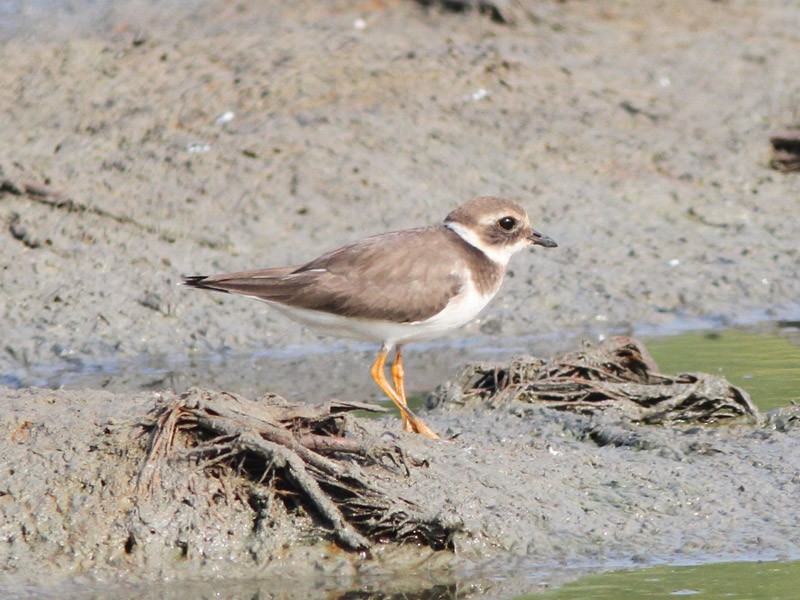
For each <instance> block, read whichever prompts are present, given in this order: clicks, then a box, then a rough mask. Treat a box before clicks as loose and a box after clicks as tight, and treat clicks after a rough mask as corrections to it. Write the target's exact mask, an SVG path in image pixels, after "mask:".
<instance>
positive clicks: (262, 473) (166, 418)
mask: <svg viewBox="0 0 800 600" xmlns="http://www.w3.org/2000/svg"><path fill="white" fill-rule="evenodd" d="M355 410H371V411H383V410H384V409H381V408H376V407H375V406H372V405H365V404H361V403H357V402H340V401H330V402H328V403H326V404H323V405H309V404H301V403H290V402H288V401H286V400H283V399H282V398H279V397H277V396H268V397H265V398H262V399H260V400H259V401H258V402H255V401H252V400H248V399H246V398H243V397H240V396H236V395H233V394H228V393H220V392H211V391H207V390H200V389H192V390H190V391H188V392H187V393H185V394H184V395H182V396H181V397H180V398H179V399H178V400H177V401H175V402H172V403H169V404H165V405H162V406H160V407H159V408H157V410H156V412H155V414H154V416H153V419H152V422H151V423H150V425H149V428H150V430H151V433H150V443H149V448H148V454H147V458H146V460H145V462H144V464H143V466H142V469H141V471H140V474H139V481H138V490H139V498H140V501H146V499H147V498H148V496H149V495H150V494H151V492H152V491H154V490H155V488H156V487H157V486H158V485H159V483H160V475H159V474H160V473H161V472H162V469H164V468H168V465H169V464H170V463H171V462H173V461H180V460H183V461H185V460H190V461H195V462H196V463H197V464H198V465H199V466H200V467H201V468H202V469H203V471H204V472H205V473H207V474H208V476H209V477H212V476H213V477H217V478H224V477H226V476H227V477H229V478H232V479H233V478H235V479H236V480H237V481H240V482H241V481H244V482H245V485H247V486H250V488H251V489H250V490H249V493H250V494H251V495H254V496H257V497H263V496H264V495H269V494H274V493H278V494H283V495H292V496H293V497H295V498H296V499H299V502H300V503H301V504H302V505H303V506H305V507H306V508H307V509H308V510H307V512H308V513H310V514H312V515H316V517H317V520H318V521H319V523H320V525H321V526H322V527H323V528H325V529H326V530H327V531H329V532H330V533H331V535H332V537H333V538H334V540H335V541H336V542H337V543H338V544H339V545H340V546H342V547H344V548H346V549H350V550H367V549H369V548H370V546H371V545H372V544H373V543H374V542H375V541H396V542H406V541H413V542H417V543H422V544H425V545H428V546H430V547H432V548H434V549H444V548H451V547H452V542H451V539H452V535H453V533H454V532H455V526H454V525H453V524H447V523H444V522H442V521H440V520H438V519H437V518H432V517H423V516H421V511H420V510H419V508H418V507H417V506H416V505H414V504H413V503H411V502H409V501H407V500H405V499H403V498H400V497H392V496H391V495H389V494H387V493H385V492H384V491H382V490H381V489H380V488H379V486H378V485H377V484H376V480H377V477H376V476H375V472H376V471H380V472H382V474H383V475H384V476H385V475H386V474H387V473H391V474H393V476H397V477H405V476H407V474H408V469H409V468H410V467H414V466H417V465H416V464H414V462H413V461H412V460H411V459H410V458H409V457H408V456H407V455H406V453H405V452H404V450H403V449H402V447H400V446H399V445H398V444H396V443H394V442H391V443H387V442H383V441H377V440H375V439H360V438H358V437H351V436H347V435H346V432H345V429H346V423H345V420H346V419H345V417H346V415H347V413H349V412H352V411H355ZM362 437H363V438H367V437H368V436H362Z"/></svg>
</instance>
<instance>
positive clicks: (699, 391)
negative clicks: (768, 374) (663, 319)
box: [429, 337, 758, 424]
mask: <svg viewBox="0 0 800 600" xmlns="http://www.w3.org/2000/svg"><path fill="white" fill-rule="evenodd" d="M456 381H457V383H456V384H455V385H454V384H448V385H446V386H444V387H442V388H440V389H439V390H437V393H436V394H434V395H433V397H432V398H431V400H430V402H429V404H430V405H432V406H437V405H440V404H443V403H466V402H470V401H472V400H482V401H485V402H487V403H489V404H493V405H499V404H501V403H504V402H508V401H510V400H518V401H522V402H536V403H540V404H542V405H544V406H548V407H550V408H554V409H557V410H565V411H574V412H581V413H586V414H589V413H593V412H596V411H598V410H601V409H603V408H606V407H609V406H612V405H613V406H615V407H616V408H617V409H619V410H621V411H623V412H624V413H626V414H628V415H630V416H631V417H632V418H633V420H634V421H637V422H641V423H646V424H657V423H674V424H689V423H694V424H711V423H715V422H721V421H727V420H730V419H735V418H749V419H752V420H753V421H755V420H756V418H757V416H758V410H757V409H756V407H755V405H754V404H753V402H752V400H751V399H750V396H749V395H748V394H747V392H745V391H744V390H743V389H741V388H739V387H736V386H734V385H731V384H730V383H729V382H728V381H726V380H725V379H723V378H721V377H715V376H713V375H708V374H706V373H681V374H679V375H675V376H670V375H664V374H661V373H659V372H658V366H657V365H656V363H655V361H654V360H653V359H652V357H651V356H650V355H649V353H648V352H647V349H646V348H645V347H644V345H643V344H642V343H641V342H639V341H638V340H635V339H633V338H628V337H615V338H611V339H610V340H608V341H606V342H604V343H602V344H600V345H598V346H587V347H586V348H583V349H581V350H577V351H575V352H570V353H568V354H564V355H562V356H557V357H555V358H552V359H541V358H535V357H518V358H516V359H514V360H513V361H512V362H511V364H510V365H509V366H508V367H498V366H493V365H480V364H476V365H468V366H466V367H465V368H464V369H463V370H462V372H461V374H460V375H459V377H458V378H457V380H456Z"/></svg>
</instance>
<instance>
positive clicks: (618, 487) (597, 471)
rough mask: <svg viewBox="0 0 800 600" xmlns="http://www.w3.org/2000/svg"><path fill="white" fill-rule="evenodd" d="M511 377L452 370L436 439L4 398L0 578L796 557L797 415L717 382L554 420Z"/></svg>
mask: <svg viewBox="0 0 800 600" xmlns="http://www.w3.org/2000/svg"><path fill="white" fill-rule="evenodd" d="M567 358H568V360H567V361H566V362H565V363H564V364H569V365H574V364H576V363H578V362H580V361H581V357H580V356H579V355H577V354H575V355H570V356H569V357H567ZM522 364H523V363H522V362H520V361H517V362H515V363H513V364H512V365H510V366H505V367H502V368H501V369H499V370H498V369H496V370H495V371H494V373H496V374H497V373H501V374H502V377H500V378H499V379H498V378H496V379H495V380H493V381H495V383H497V382H500V381H501V380H502V381H506V383H504V384H502V385H500V387H498V388H497V389H495V390H494V391H492V392H490V391H489V389H490V388H489V387H487V384H486V377H485V375H480V373H484V372H485V373H488V372H489V371H480V370H478V371H474V370H473V371H471V373H472V375H474V374H475V373H478V374H479V376H478V377H477V378H476V377H473V376H470V377H467V378H466V379H464V380H463V381H462V382H461V383H460V384H458V385H455V384H451V385H449V386H446V387H443V388H441V389H440V390H439V391H438V392H437V394H436V395H435V396H433V397H432V400H431V403H432V404H434V405H436V408H435V409H433V410H432V411H431V412H429V413H428V414H426V420H427V421H428V422H429V424H430V425H432V426H433V427H434V428H435V429H437V430H438V431H439V432H440V433H443V434H446V435H447V436H449V437H451V438H453V442H452V443H444V442H441V441H431V440H427V439H425V438H423V437H422V436H418V435H411V434H404V433H402V432H401V431H400V427H399V421H398V419H396V418H391V419H380V420H375V419H365V418H363V417H356V416H353V415H350V414H348V413H349V412H350V411H351V410H352V409H353V408H359V406H358V405H356V406H349V405H348V404H347V403H342V402H334V403H332V404H325V405H322V406H316V407H314V406H309V405H305V404H296V403H288V402H286V401H284V400H281V399H279V398H277V397H268V396H267V397H263V398H261V399H259V400H258V401H257V402H253V401H251V400H248V399H246V398H243V397H239V396H236V395H233V394H230V393H226V392H214V391H209V390H199V389H196V390H191V391H189V392H188V393H186V394H184V395H183V396H180V397H179V396H177V395H176V394H173V393H169V392H165V393H161V394H146V395H145V394H141V395H115V394H111V393H107V392H94V391H80V392H70V391H47V390H35V389H28V390H19V391H13V390H8V389H6V390H4V391H3V398H2V401H3V405H4V407H6V410H4V412H3V414H2V417H0V428H1V429H2V431H0V443H2V448H0V449H1V450H2V453H3V456H4V457H7V460H6V461H5V463H4V468H5V469H6V470H7V476H6V477H5V479H4V483H3V486H2V489H0V511H2V519H1V520H0V533H2V536H0V537H1V538H2V539H3V540H4V542H3V544H2V546H0V564H1V565H2V572H3V575H2V579H0V586H3V587H5V588H6V590H8V591H9V593H12V592H13V593H19V592H20V591H21V590H23V589H24V586H25V585H33V584H35V585H36V586H38V587H37V588H36V589H38V590H40V591H41V590H44V589H48V588H49V587H51V586H55V587H59V586H61V585H63V583H64V582H65V581H66V582H72V583H70V585H73V584H75V582H76V581H78V582H80V585H86V586H90V585H91V586H96V585H98V582H103V583H104V584H108V585H122V586H126V585H127V586H129V585H134V584H137V583H143V582H147V581H152V580H153V579H168V580H174V581H191V580H197V579H220V580H228V582H230V581H231V580H235V579H258V578H264V577H268V578H270V581H271V582H272V583H271V584H270V585H271V586H272V587H271V588H270V589H269V590H268V591H270V593H276V585H277V584H275V581H283V582H285V583H283V584H281V585H279V586H277V587H279V588H280V590H281V591H280V593H281V594H282V595H281V597H298V598H300V597H308V595H309V594H310V593H311V592H312V591H313V590H315V589H317V591H318V590H319V589H325V590H328V591H340V592H341V591H346V590H348V589H359V588H361V589H364V586H366V587H367V588H369V586H375V587H377V588H379V589H380V590H381V592H382V593H394V592H397V593H399V592H401V591H416V592H420V593H422V591H424V590H428V591H430V590H431V589H434V588H436V586H437V585H438V586H443V589H444V590H445V591H446V590H448V589H450V587H452V589H453V590H456V589H458V590H460V591H459V593H460V594H462V595H464V596H465V597H467V596H469V597H481V596H484V595H485V596H486V597H497V594H498V593H499V590H500V589H501V588H502V590H503V594H504V595H510V594H513V593H522V592H525V591H529V590H531V589H532V588H535V587H536V586H535V585H534V584H532V583H531V581H530V579H526V577H529V576H530V574H531V573H536V572H537V571H539V572H547V573H548V574H549V576H552V574H553V573H558V572H559V571H560V570H563V569H565V568H566V567H569V569H571V570H572V571H573V573H578V572H582V571H585V570H589V569H592V568H598V567H603V566H606V567H609V566H625V565H627V566H633V565H642V564H653V563H658V562H671V563H689V562H704V561H707V560H711V559H713V560H717V561H719V560H743V559H747V560H762V559H763V560H766V559H776V558H780V559H796V558H797V557H798V555H799V554H798V552H799V551H798V549H800V524H799V523H798V521H797V519H796V518H795V512H796V511H795V507H794V499H795V498H796V497H797V494H798V493H800V479H798V476H797V474H798V472H800V458H798V456H797V453H796V452H795V449H796V446H797V443H798V436H800V412H798V409H797V407H795V406H792V407H789V408H785V409H781V410H780V411H777V412H772V413H769V414H766V415H758V414H757V413H756V411H755V409H754V408H753V407H752V405H750V404H749V403H748V402H749V401H748V400H747V398H746V397H743V396H741V394H740V393H739V392H737V391H736V389H735V388H730V390H728V391H723V393H722V394H721V395H719V394H717V390H719V389H723V388H724V385H723V384H720V385H716V384H715V385H703V386H694V387H692V386H689V387H686V386H685V385H684V384H683V383H680V381H678V382H676V383H675V384H674V385H675V386H677V387H676V388H675V389H677V390H678V391H679V393H677V394H676V395H675V397H674V399H673V400H670V401H664V398H663V396H665V393H664V391H663V385H664V384H665V382H664V381H662V380H661V379H659V378H656V379H652V378H649V377H648V378H647V380H648V381H650V382H651V383H653V382H655V383H657V384H658V385H656V388H657V389H658V390H659V394H660V395H661V396H662V399H661V400H659V402H662V401H663V402H664V405H665V406H666V405H668V407H669V409H670V411H671V413H670V414H671V415H672V417H671V418H669V419H660V420H656V419H654V418H652V417H653V415H657V414H666V413H665V412H664V411H657V410H653V407H652V406H649V407H648V408H647V409H646V411H645V413H642V412H637V411H633V410H632V408H631V406H625V405H624V403H623V402H620V403H613V402H609V401H607V400H603V399H598V398H594V397H593V398H589V399H588V400H587V402H592V403H594V404H593V405H589V404H587V403H582V402H574V403H573V405H572V406H571V407H569V408H565V406H564V405H563V403H562V405H557V404H553V403H551V402H549V401H547V402H546V403H545V404H543V403H542V402H540V401H539V400H536V401H531V399H530V394H529V393H528V392H529V391H530V390H529V389H528V390H527V391H525V392H522V391H520V389H516V390H514V389H513V385H517V384H515V383H513V382H514V381H517V382H519V381H521V380H520V379H519V378H518V376H517V375H514V373H515V372H516V373H517V374H519V373H520V372H522V371H521V370H520V369H521V367H520V365H522ZM524 364H527V365H528V366H527V367H525V369H527V372H528V374H529V376H530V373H531V371H530V368H531V367H530V365H531V364H533V363H530V362H528V363H524ZM537 368H538V367H537ZM548 368H549V367H548ZM592 368H593V367H592ZM637 368H638V367H637ZM503 369H505V370H503ZM515 370H516V371H515ZM636 377H638V375H637V376H636ZM470 379H471V380H472V383H471V384H468V383H467V380H470ZM529 379H530V377H529ZM571 379H572V380H573V381H574V380H575V377H571ZM530 380H531V381H533V379H530ZM476 381H477V382H479V383H477V384H476V383H475V382H476ZM526 381H527V380H526ZM553 381H557V380H556V379H554V380H553ZM642 381H644V380H642ZM709 381H712V380H709ZM713 381H717V380H713ZM713 381H712V383H713ZM508 382H511V383H508ZM493 385H494V384H493ZM509 385H511V386H512V387H509ZM599 385H600V384H598V386H599ZM603 385H606V386H610V385H611V383H609V382H606V383H605V384H603ZM559 386H560V387H563V386H564V384H563V382H562V383H561V384H559ZM720 386H722V387H720ZM456 388H457V391H455V390H456ZM689 388H691V390H690V389H689ZM531 389H532V388H531ZM548 389H549V390H550V391H549V392H547V393H552V391H553V386H551V387H550V388H548ZM598 389H599V388H598ZM606 389H609V387H606ZM617 389H618V390H622V391H623V392H624V393H626V394H628V395H632V394H631V389H633V388H632V383H620V384H619V386H618V388H617ZM724 389H727V388H724ZM476 390H477V391H479V392H480V393H478V394H476V393H474V392H475V391H476ZM595 391H596V390H595ZM484 392H486V393H484ZM511 392H513V393H511ZM535 393H536V394H537V395H539V396H541V395H542V394H545V392H543V391H542V388H538V389H537V391H536V392H535ZM706 393H711V394H712V395H713V394H716V395H717V396H716V397H721V398H723V401H722V402H721V403H718V404H717V406H715V407H714V408H713V409H709V408H708V407H709V405H708V401H707V398H704V397H703V394H706ZM487 394H488V395H487ZM692 394H694V395H695V396H697V397H698V398H699V399H696V400H695V401H693V402H692V403H691V404H692V405H693V406H695V407H700V408H702V409H703V412H696V411H695V413H694V414H690V412H689V411H687V410H685V408H686V406H688V404H687V399H690V396H691V395H692ZM698 394H699V396H698ZM640 396H641V394H640ZM726 398H727V400H726ZM653 402H654V400H653V398H648V399H647V403H648V404H650V405H652V403H653ZM647 411H649V412H647ZM643 415H644V416H643ZM648 415H649V416H648ZM695 422H697V423H699V422H705V423H711V422H714V423H716V424H715V425H696V424H692V423H695ZM647 423H650V424H647ZM676 423H677V424H676ZM397 542H401V543H400V544H399V545H398V543H397ZM489 573H491V574H492V576H494V577H500V578H501V579H503V583H497V582H495V584H494V585H491V584H489V583H487V582H488V581H489V579H488V574H489ZM520 573H525V574H526V576H521V575H520ZM387 576H388V577H387ZM482 577H483V578H482ZM387 581H392V583H387ZM378 582H380V583H378ZM226 585H227V584H226ZM448 586H450V587H448ZM498 586H500V587H498ZM526 586H527V587H526ZM0 589H2V587H0ZM54 589H55V588H54ZM84 589H89V588H84ZM437 589H438V588H437ZM426 593H428V592H426ZM268 597H271V596H268ZM423 597H426V596H423ZM427 597H436V596H435V595H434V596H427Z"/></svg>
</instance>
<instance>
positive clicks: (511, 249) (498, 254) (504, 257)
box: [444, 221, 527, 269]
mask: <svg viewBox="0 0 800 600" xmlns="http://www.w3.org/2000/svg"><path fill="white" fill-rule="evenodd" d="M444 226H445V227H447V228H448V229H450V230H452V231H455V232H456V233H457V234H458V236H459V237H460V238H461V239H462V240H464V241H465V242H467V243H468V244H469V245H470V246H473V247H475V248H477V249H478V250H480V251H481V252H483V253H484V254H485V255H486V256H487V257H488V258H489V260H491V261H492V262H494V263H497V264H498V265H500V266H501V267H503V269H505V268H506V265H508V261H509V259H510V258H511V257H512V256H514V255H515V254H516V253H517V252H519V251H520V250H522V249H523V248H524V247H525V246H527V243H526V242H522V243H520V244H514V245H513V246H493V245H491V244H486V243H485V242H484V241H483V240H481V239H480V237H478V236H477V235H476V234H475V232H474V231H472V230H471V229H468V228H467V227H464V226H463V225H462V224H461V223H453V222H452V221H451V222H449V223H445V224H444Z"/></svg>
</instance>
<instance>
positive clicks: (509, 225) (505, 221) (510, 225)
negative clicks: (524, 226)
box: [497, 217, 517, 231]
mask: <svg viewBox="0 0 800 600" xmlns="http://www.w3.org/2000/svg"><path fill="white" fill-rule="evenodd" d="M497 224H498V225H499V226H500V229H504V230H505V231H511V230H512V229H514V225H516V224H517V220H516V219H515V218H514V217H503V218H502V219H500V220H499V221H498V222H497Z"/></svg>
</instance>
